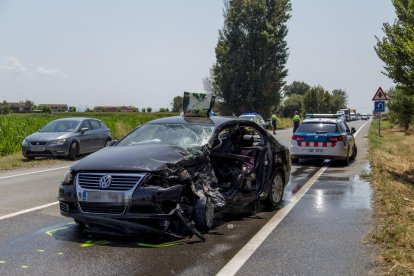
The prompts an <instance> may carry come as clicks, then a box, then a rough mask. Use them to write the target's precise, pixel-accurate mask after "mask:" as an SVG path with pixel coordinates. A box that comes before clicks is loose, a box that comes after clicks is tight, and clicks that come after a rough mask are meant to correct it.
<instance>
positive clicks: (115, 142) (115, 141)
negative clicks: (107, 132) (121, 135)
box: [106, 140, 118, 147]
mask: <svg viewBox="0 0 414 276" xmlns="http://www.w3.org/2000/svg"><path fill="white" fill-rule="evenodd" d="M116 144H118V140H112V141H109V142H108V143H107V144H106V146H107V147H113V146H116Z"/></svg>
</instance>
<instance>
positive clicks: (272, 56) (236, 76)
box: [212, 0, 291, 115]
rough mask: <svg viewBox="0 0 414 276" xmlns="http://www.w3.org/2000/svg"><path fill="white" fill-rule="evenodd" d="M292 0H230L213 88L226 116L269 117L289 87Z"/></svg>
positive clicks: (217, 56) (218, 48)
mask: <svg viewBox="0 0 414 276" xmlns="http://www.w3.org/2000/svg"><path fill="white" fill-rule="evenodd" d="M290 10H291V4H290V1H289V0H254V1H253V0H227V1H226V2H225V12H224V17H225V21H224V27H223V29H222V30H220V31H219V39H218V42H217V46H216V60H217V62H216V64H215V65H214V66H213V68H212V79H213V86H212V90H213V91H214V93H215V94H216V95H217V96H218V101H219V102H220V103H221V108H222V110H221V111H222V112H224V113H226V114H231V113H233V112H234V113H237V114H240V113H241V112H243V111H256V112H259V113H262V114H264V115H267V114H270V111H271V108H272V107H274V106H276V107H277V106H278V105H279V103H280V99H281V93H280V91H281V88H282V87H283V86H284V84H285V81H284V79H285V77H286V76H287V70H286V69H285V65H286V62H287V58H288V51H287V50H288V48H287V43H286V41H285V38H286V35H287V32H288V29H287V26H286V22H287V20H288V19H289V18H290V14H289V12H290Z"/></svg>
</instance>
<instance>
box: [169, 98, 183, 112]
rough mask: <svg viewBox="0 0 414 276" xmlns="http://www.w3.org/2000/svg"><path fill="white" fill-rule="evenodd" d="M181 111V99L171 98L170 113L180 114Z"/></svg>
mask: <svg viewBox="0 0 414 276" xmlns="http://www.w3.org/2000/svg"><path fill="white" fill-rule="evenodd" d="M182 109H183V97H181V96H176V97H174V98H173V101H172V102H171V111H172V112H180V111H181V110H182Z"/></svg>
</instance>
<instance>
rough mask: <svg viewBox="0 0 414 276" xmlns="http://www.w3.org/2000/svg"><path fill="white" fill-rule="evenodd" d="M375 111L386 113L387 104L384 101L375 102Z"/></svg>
mask: <svg viewBox="0 0 414 276" xmlns="http://www.w3.org/2000/svg"><path fill="white" fill-rule="evenodd" d="M374 111H375V112H384V111H385V102H384V101H376V102H374Z"/></svg>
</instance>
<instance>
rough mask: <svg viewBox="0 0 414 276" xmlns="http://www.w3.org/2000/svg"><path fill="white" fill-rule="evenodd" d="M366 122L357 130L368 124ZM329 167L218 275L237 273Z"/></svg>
mask: <svg viewBox="0 0 414 276" xmlns="http://www.w3.org/2000/svg"><path fill="white" fill-rule="evenodd" d="M367 123H368V122H365V123H364V124H363V125H362V126H361V127H360V128H359V129H358V131H357V132H355V136H357V135H358V133H359V131H360V130H361V129H362V128H363V127H364V126H365V125H366V124H367ZM328 167H329V163H328V164H325V165H324V166H323V167H321V168H320V169H319V170H318V171H317V172H316V173H315V174H314V175H313V176H312V177H311V178H310V179H309V180H308V181H307V182H306V183H305V185H303V187H302V188H301V189H300V190H299V191H298V192H297V193H296V194H295V195H294V196H292V198H291V199H290V202H289V204H288V205H286V206H285V207H283V209H281V210H279V211H278V212H277V213H276V214H275V215H274V216H273V217H272V218H271V219H270V220H269V221H268V222H267V223H266V224H265V225H264V226H263V227H262V229H260V230H259V232H257V234H256V235H254V236H253V237H252V238H251V239H250V240H249V241H248V242H247V244H246V245H245V246H244V247H243V248H242V249H240V251H239V252H237V254H236V255H235V256H234V257H233V258H232V259H231V260H230V261H229V262H228V263H227V264H226V265H225V266H224V267H223V268H222V269H221V270H220V271H219V272H218V273H217V274H216V275H217V276H230V275H235V274H236V273H237V271H239V269H240V268H241V267H242V266H243V265H244V264H245V263H246V262H247V260H248V259H249V258H250V257H251V256H252V255H253V253H254V252H255V251H256V250H257V248H259V246H260V245H261V244H262V243H263V242H264V241H265V240H266V238H267V237H268V236H269V235H270V233H272V232H273V230H275V229H276V227H277V226H278V225H279V224H280V222H282V220H283V219H284V218H285V217H286V216H287V215H288V214H289V212H290V211H291V210H292V209H293V207H295V205H296V204H297V203H298V202H299V201H300V200H301V199H302V197H303V196H304V195H305V194H306V193H307V192H308V190H309V189H310V188H311V187H312V185H313V184H314V183H315V182H316V181H317V180H318V178H319V177H320V176H321V175H322V174H323V173H324V172H325V171H326V169H327V168H328Z"/></svg>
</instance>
